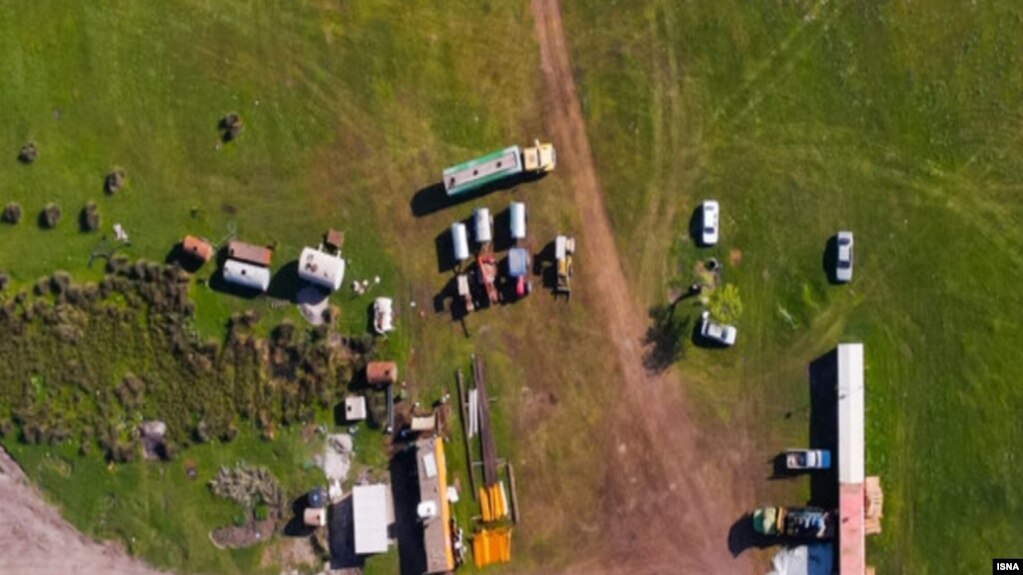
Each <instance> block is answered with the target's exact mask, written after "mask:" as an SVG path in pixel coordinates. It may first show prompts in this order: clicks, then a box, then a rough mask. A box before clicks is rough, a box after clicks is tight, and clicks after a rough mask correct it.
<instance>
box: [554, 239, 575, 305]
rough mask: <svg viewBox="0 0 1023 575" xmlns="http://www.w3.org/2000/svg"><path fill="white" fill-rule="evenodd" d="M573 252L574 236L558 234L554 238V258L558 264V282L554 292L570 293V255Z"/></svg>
mask: <svg viewBox="0 0 1023 575" xmlns="http://www.w3.org/2000/svg"><path fill="white" fill-rule="evenodd" d="M573 254H575V238H572V237H567V236H558V237H557V238H555V239H554V259H555V261H556V262H557V264H558V282H557V284H555V286H554V291H555V293H563V294H569V295H571V293H572V255H573Z"/></svg>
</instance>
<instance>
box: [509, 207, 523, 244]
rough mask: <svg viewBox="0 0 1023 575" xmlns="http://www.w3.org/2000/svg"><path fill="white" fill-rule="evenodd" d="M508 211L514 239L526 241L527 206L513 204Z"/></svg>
mask: <svg viewBox="0 0 1023 575" xmlns="http://www.w3.org/2000/svg"><path fill="white" fill-rule="evenodd" d="M508 211H509V213H510V219H511V236H512V239H514V240H524V239H526V204H523V203H522V202H512V203H511V206H510V207H509V209H508Z"/></svg>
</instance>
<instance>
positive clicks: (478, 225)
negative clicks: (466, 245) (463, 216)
mask: <svg viewBox="0 0 1023 575" xmlns="http://www.w3.org/2000/svg"><path fill="white" fill-rule="evenodd" d="M472 220H473V227H474V228H475V230H474V231H475V232H476V243H478V244H485V243H487V242H489V241H492V240H493V239H494V234H493V228H492V227H491V226H490V224H491V219H490V210H489V209H487V208H476V209H475V210H474V211H473V213H472Z"/></svg>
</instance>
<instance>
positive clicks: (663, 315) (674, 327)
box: [643, 303, 693, 372]
mask: <svg viewBox="0 0 1023 575" xmlns="http://www.w3.org/2000/svg"><path fill="white" fill-rule="evenodd" d="M677 307H678V306H677V305H676V304H675V303H672V304H668V305H659V306H654V307H652V308H650V311H649V314H650V320H651V321H652V322H653V323H652V325H651V326H650V327H649V328H647V331H646V336H645V337H644V338H643V343H644V345H646V346H648V349H647V352H646V354H644V356H643V365H644V366H645V367H646V368H647V369H648V370H650V371H655V372H660V371H664V370H665V369H668V368H669V367H671V365H672V364H674V363H675V362H676V361H678V360H680V359H682V358H683V357H685V352H686V346H685V342H686V339H687V337H688V335H689V332H690V331H691V327H692V322H693V320H692V317H690V315H689V314H683V313H679V312H678V310H677Z"/></svg>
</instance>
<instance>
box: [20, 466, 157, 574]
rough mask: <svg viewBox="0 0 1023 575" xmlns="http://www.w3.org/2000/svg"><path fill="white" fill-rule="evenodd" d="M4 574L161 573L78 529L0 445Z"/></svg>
mask: <svg viewBox="0 0 1023 575" xmlns="http://www.w3.org/2000/svg"><path fill="white" fill-rule="evenodd" d="M0 501H3V513H0V549H2V550H3V552H0V573H11V574H14V573H17V574H18V575H33V574H39V575H44V574H45V575H50V574H51V573H81V574H83V575H88V574H93V573H96V574H99V573H103V574H111V575H157V574H158V573H161V572H160V571H155V570H153V569H151V568H149V567H147V566H146V565H144V564H143V563H141V562H140V561H137V560H135V559H132V558H131V557H128V555H127V554H125V553H124V551H122V550H120V549H118V548H117V547H115V546H113V545H109V544H100V543H97V542H95V541H93V540H91V539H89V538H88V537H86V536H84V535H82V534H81V533H79V532H78V531H77V530H76V529H75V528H74V527H72V526H71V525H70V524H69V523H68V522H67V521H64V519H62V518H61V516H60V513H58V512H57V510H56V509H54V508H53V507H52V506H50V505H49V504H47V503H46V502H45V501H44V500H43V498H42V497H41V496H40V495H39V493H38V492H37V491H36V490H35V488H34V487H32V486H31V485H30V484H29V483H28V480H27V479H26V478H25V475H24V473H22V471H21V468H20V467H18V464H17V463H15V462H14V460H13V459H11V457H10V456H9V455H8V454H7V452H6V451H4V449H3V448H2V447H0Z"/></svg>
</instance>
